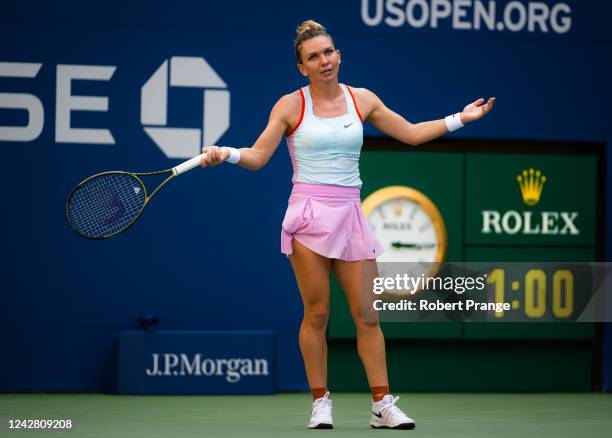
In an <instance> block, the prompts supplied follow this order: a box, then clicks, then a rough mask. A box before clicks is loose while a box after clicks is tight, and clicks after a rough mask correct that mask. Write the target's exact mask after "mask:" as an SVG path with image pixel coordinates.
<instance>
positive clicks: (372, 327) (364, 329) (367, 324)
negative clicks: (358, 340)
mask: <svg viewBox="0 0 612 438" xmlns="http://www.w3.org/2000/svg"><path fill="white" fill-rule="evenodd" d="M354 322H355V330H356V331H357V336H359V335H360V334H368V333H372V332H376V331H379V330H380V323H379V322H378V320H377V319H367V318H366V319H363V318H356V319H354Z"/></svg>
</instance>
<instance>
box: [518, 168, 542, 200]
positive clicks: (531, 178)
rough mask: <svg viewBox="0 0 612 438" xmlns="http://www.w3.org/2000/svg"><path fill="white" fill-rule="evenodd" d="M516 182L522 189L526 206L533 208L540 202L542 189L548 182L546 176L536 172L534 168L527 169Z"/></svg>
mask: <svg viewBox="0 0 612 438" xmlns="http://www.w3.org/2000/svg"><path fill="white" fill-rule="evenodd" d="M516 180H517V181H518V185H519V187H520V188H521V195H522V196H523V202H524V203H525V204H527V205H529V206H532V205H536V204H537V203H538V202H540V197H541V196H542V188H543V187H544V183H545V182H546V176H544V175H542V172H540V171H539V170H535V169H534V168H533V167H532V168H530V169H529V170H527V169H525V170H523V173H522V174H521V175H518V176H517V177H516Z"/></svg>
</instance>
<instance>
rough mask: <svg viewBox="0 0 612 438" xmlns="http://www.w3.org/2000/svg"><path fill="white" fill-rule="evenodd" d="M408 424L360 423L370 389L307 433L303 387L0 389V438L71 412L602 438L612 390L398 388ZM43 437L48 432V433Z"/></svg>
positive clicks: (266, 429) (137, 432)
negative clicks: (14, 424) (411, 424)
mask: <svg viewBox="0 0 612 438" xmlns="http://www.w3.org/2000/svg"><path fill="white" fill-rule="evenodd" d="M399 395H400V397H401V398H400V401H399V403H398V405H399V406H400V407H401V408H402V409H404V410H405V411H406V413H408V415H410V416H412V417H413V418H414V419H415V420H416V425H417V427H416V429H415V430H412V431H406V430H404V431H399V430H398V431H392V430H375V429H371V428H370V427H369V418H370V417H369V411H370V407H371V404H370V401H369V394H365V393H363V394H358V393H334V394H333V395H332V396H333V400H334V422H335V429H333V430H307V429H306V423H307V420H308V417H309V415H310V406H311V400H310V396H309V394H306V393H301V394H280V395H271V396H118V395H104V394H16V395H11V394H2V395H0V418H2V421H3V423H4V424H3V425H2V429H0V436H3V437H4V436H7V437H10V436H15V437H18V436H19V437H24V436H37V437H41V436H50V435H59V433H57V432H41V431H32V432H29V431H23V430H18V431H9V430H8V428H7V416H10V417H12V418H71V419H72V420H73V421H74V423H75V427H74V429H73V430H72V431H70V432H64V433H62V434H61V435H63V436H68V437H116V438H121V437H147V438H155V437H164V438H188V437H198V438H202V437H249V438H253V437H306V436H308V437H312V436H315V435H316V436H321V435H326V436H334V437H352V438H355V437H366V436H367V437H373V436H381V435H384V436H389V435H393V436H396V435H404V434H408V435H413V436H419V437H436V438H442V437H453V438H461V437H470V438H474V437H495V438H503V437H512V438H517V437H522V438H524V437H534V438H536V437H537V438H542V437H555V438H562V437H588V438H597V437H610V436H612V394H607V395H606V394H399ZM47 434H50V435H47Z"/></svg>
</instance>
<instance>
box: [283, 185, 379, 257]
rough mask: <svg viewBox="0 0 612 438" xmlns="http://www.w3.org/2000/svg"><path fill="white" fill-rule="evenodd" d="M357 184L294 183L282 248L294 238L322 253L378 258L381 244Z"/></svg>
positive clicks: (287, 251)
mask: <svg viewBox="0 0 612 438" xmlns="http://www.w3.org/2000/svg"><path fill="white" fill-rule="evenodd" d="M359 192H360V190H359V188H358V187H344V186H336V185H325V184H305V183H294V185H293V190H292V191H291V196H290V197H289V205H288V207H287V212H286V213H285V218H284V219H283V225H282V230H281V252H282V253H283V254H286V255H287V256H289V255H291V254H292V253H293V239H296V240H298V241H299V242H300V243H301V244H302V245H304V246H305V247H306V248H308V249H310V250H312V251H314V252H316V253H317V254H320V255H322V256H325V257H328V258H332V259H340V260H347V261H354V260H368V259H375V258H376V257H378V256H379V255H380V254H382V252H383V248H382V245H381V244H380V242H379V241H378V239H376V236H375V235H374V232H373V231H372V229H371V228H370V225H369V224H368V222H367V221H366V219H365V216H364V215H363V211H362V210H361V199H360V197H359Z"/></svg>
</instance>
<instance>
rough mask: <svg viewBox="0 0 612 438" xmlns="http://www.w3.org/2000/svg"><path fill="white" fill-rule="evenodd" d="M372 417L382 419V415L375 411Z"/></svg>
mask: <svg viewBox="0 0 612 438" xmlns="http://www.w3.org/2000/svg"><path fill="white" fill-rule="evenodd" d="M372 415H374V416H375V417H378V418H382V414H377V413H376V412H374V411H372Z"/></svg>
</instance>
